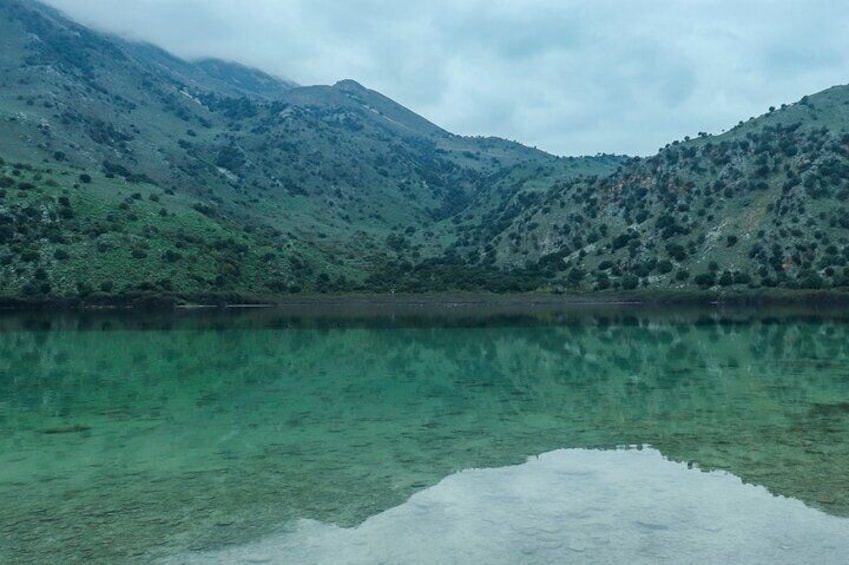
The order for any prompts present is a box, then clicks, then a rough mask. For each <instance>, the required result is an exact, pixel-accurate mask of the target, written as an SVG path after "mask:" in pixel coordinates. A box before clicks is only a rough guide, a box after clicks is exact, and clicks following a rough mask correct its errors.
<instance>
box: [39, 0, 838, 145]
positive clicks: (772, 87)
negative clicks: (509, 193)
mask: <svg viewBox="0 0 849 565" xmlns="http://www.w3.org/2000/svg"><path fill="white" fill-rule="evenodd" d="M48 3H50V4H52V5H54V6H56V7H58V8H60V9H63V10H65V11H66V12H67V13H68V14H70V15H72V16H74V17H76V18H78V19H79V20H80V21H82V22H83V23H85V24H87V25H91V26H92V27H95V28H98V29H103V30H108V31H112V32H115V33H119V34H123V35H127V36H129V37H133V38H136V39H144V40H148V41H151V42H154V43H156V44H159V45H161V46H162V47H164V48H166V49H168V50H171V51H173V52H174V53H176V54H178V55H181V56H184V57H200V56H205V55H210V56H216V57H222V58H226V59H232V60H237V61H239V62H243V63H246V64H250V65H254V66H258V67H260V68H262V69H264V70H266V71H269V72H272V73H275V74H278V75H280V76H283V77H286V78H290V79H292V80H295V81H296V82H299V83H301V84H315V83H323V84H327V83H333V82H335V81H336V80H339V79H342V78H354V79H356V80H358V81H360V82H362V83H363V84H365V85H367V86H369V87H370V88H374V89H375V90H378V91H381V92H383V93H384V94H386V95H387V96H389V97H391V98H394V99H395V100H397V101H398V102H400V103H402V104H404V105H406V106H408V107H410V108H411V109H413V110H414V111H416V112H419V113H421V114H423V115H424V116H425V117H427V118H428V119H430V120H432V121H434V122H436V123H437V124H439V125H441V126H443V127H445V128H446V129H448V130H450V131H453V132H456V133H461V134H469V135H479V134H480V135H498V136H501V137H506V138H510V139H517V140H519V141H521V142H523V143H526V144H529V145H536V146H538V147H540V148H542V149H545V150H548V151H550V152H554V153H558V154H570V155H572V154H593V153H597V152H614V153H629V154H649V153H653V152H654V151H656V150H657V148H658V147H660V146H662V145H665V144H666V143H667V142H669V141H672V140H673V139H678V138H681V137H683V136H684V135H694V134H695V133H697V132H698V131H708V132H719V131H720V130H722V129H725V128H730V127H731V126H733V125H734V124H736V123H737V122H738V121H739V120H741V119H747V118H748V117H749V116H752V115H757V114H760V113H762V112H763V111H765V109H766V108H767V107H769V106H770V105H778V104H781V103H783V102H792V101H794V100H798V99H799V98H800V97H801V96H802V95H804V94H810V93H813V92H816V91H818V90H822V89H824V88H827V87H829V86H832V85H834V84H840V83H842V82H844V81H845V77H847V76H849V57H847V51H846V50H845V48H844V45H843V44H844V42H845V40H844V38H845V37H846V34H847V32H849V5H843V4H839V3H837V4H835V3H834V2H831V1H825V0H787V1H784V2H780V3H775V2H767V1H765V0H738V1H734V0H681V1H679V2H671V1H669V0H647V1H644V2H627V1H624V0H592V1H590V0H524V1H521V2H520V1H518V0H513V1H511V0H489V1H483V0H453V1H448V0H420V1H419V2H401V1H399V2H383V1H377V0H348V1H345V2H342V1H336V0H311V1H306V0H252V1H251V2H244V1H243V0H135V1H134V2H121V3H115V2H112V1H111V0H49V2H48Z"/></svg>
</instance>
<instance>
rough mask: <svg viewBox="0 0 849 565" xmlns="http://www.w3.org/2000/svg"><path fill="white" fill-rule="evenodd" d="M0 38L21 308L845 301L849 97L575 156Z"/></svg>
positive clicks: (339, 91) (180, 70)
mask: <svg viewBox="0 0 849 565" xmlns="http://www.w3.org/2000/svg"><path fill="white" fill-rule="evenodd" d="M0 32H2V33H1V34H0V37H2V39H0V41H2V42H3V46H4V49H3V52H2V53H1V54H0V71H2V78H0V82H2V85H3V88H2V89H0V157H2V158H3V161H2V162H0V173H2V175H0V184H2V187H0V192H2V193H3V194H2V197H0V295H3V296H11V297H14V296H28V297H31V298H33V299H46V298H51V297H75V296H85V297H89V296H91V295H98V294H100V295H104V296H114V295H120V294H126V293H132V292H139V291H142V292H154V293H170V294H175V295H183V296H188V295H208V294H209V293H222V294H227V293H229V294H231V295H258V296H262V295H266V296H272V295H284V294H291V293H299V292H308V293H324V292H352V291H353V292H366V293H374V292H414V293H419V292H444V291H457V290H462V291H494V292H543V293H570V294H590V293H592V294H594V295H595V296H605V295H618V294H621V293H634V292H643V293H645V292H647V291H650V292H661V293H663V292H669V293H693V294H694V295H696V296H707V297H713V296H730V295H739V294H752V293H756V294H757V293H763V292H770V291H787V292H795V291H799V290H822V289H826V290H835V291H841V292H842V291H844V290H846V289H849V232H847V229H849V221H847V220H845V218H846V217H849V213H847V212H849V210H847V208H846V204H845V203H846V200H847V196H849V180H847V179H849V134H847V130H849V87H845V86H838V87H833V88H831V89H828V90H826V91H823V92H821V93H818V94H813V95H810V96H806V97H803V98H802V99H801V100H800V101H798V102H797V103H793V104H785V105H782V107H781V108H778V109H775V108H771V109H770V111H769V112H767V113H766V114H764V115H763V116H760V117H758V118H753V119H750V120H748V121H746V122H740V123H739V124H738V125H737V126H736V127H734V128H732V129H731V130H730V131H729V132H726V133H724V134H722V135H719V136H709V135H707V134H699V135H698V136H696V138H694V139H688V138H685V139H684V140H682V141H675V142H672V143H670V144H667V145H666V146H665V147H664V148H662V149H661V150H660V151H659V152H658V154H656V155H653V156H650V157H646V158H627V157H622V156H615V155H597V156H595V157H584V158H577V157H569V158H564V157H555V156H552V155H549V154H547V153H545V152H542V151H539V150H536V149H533V148H529V147H525V146H522V145H520V144H518V143H516V142H511V141H507V140H503V139H499V138H491V137H489V138H484V137H465V136H458V135H454V134H452V133H450V132H448V131H446V130H444V129H443V128H441V127H439V126H437V125H436V124H433V123H431V122H430V121H428V120H427V119H425V118H424V117H422V116H419V115H417V114H415V113H414V112H412V111H410V110H409V109H407V108H405V107H403V106H402V105H400V104H398V103H396V102H394V101H393V100H391V99H390V98H388V97H386V96H384V95H383V94H380V93H379V92H376V91H374V90H371V89H369V88H367V87H365V86H363V85H361V84H359V83H357V82H356V81H353V80H350V79H345V80H340V81H338V82H337V83H335V84H334V85H316V86H298V85H294V84H293V83H291V82H288V81H284V80H282V79H277V78H275V77H271V76H270V75H267V74H265V73H262V72H261V71H257V70H254V69H249V68H246V67H242V66H240V65H238V64H233V63H226V62H220V61H201V62H187V61H182V60H180V59H179V58H176V57H174V56H173V55H170V54H168V53H167V52H165V51H162V50H160V49H158V48H156V47H153V46H145V45H141V44H128V43H126V42H124V41H123V40H120V39H116V38H112V37H110V36H106V35H103V34H99V33H97V32H93V31H91V30H88V29H86V28H84V27H83V26H79V25H78V24H75V23H73V22H70V21H68V20H66V19H64V18H63V17H62V16H61V15H60V14H58V12H55V11H53V10H52V9H49V8H45V7H43V6H41V5H40V4H37V3H34V2H21V1H19V0H0ZM92 266H95V268H91V267H92Z"/></svg>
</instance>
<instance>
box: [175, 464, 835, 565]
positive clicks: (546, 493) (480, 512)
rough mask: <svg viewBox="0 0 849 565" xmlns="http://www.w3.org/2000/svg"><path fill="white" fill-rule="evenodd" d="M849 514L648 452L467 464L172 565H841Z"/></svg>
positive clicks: (179, 558)
mask: <svg viewBox="0 0 849 565" xmlns="http://www.w3.org/2000/svg"><path fill="white" fill-rule="evenodd" d="M847 555H849V520H846V519H841V518H835V517H833V516H829V515H828V514H824V513H821V512H818V511H816V510H812V509H811V508H808V507H806V506H805V505H804V504H802V503H801V502H799V501H797V500H793V499H789V498H783V497H775V496H773V495H771V494H770V493H769V492H768V491H767V490H766V489H765V488H763V487H757V486H752V485H746V484H744V483H743V482H741V481H740V479H738V478H736V477H734V476H732V475H729V474H727V473H724V472H718V471H713V472H710V473H702V472H698V471H693V470H691V469H688V468H687V466H686V465H684V464H680V463H677V464H676V463H671V462H670V461H668V460H666V459H664V458H663V456H662V455H661V454H660V453H659V452H658V451H656V450H653V449H641V450H639V451H638V450H635V449H630V450H616V451H590V450H582V449H569V450H558V451H554V452H550V453H546V454H543V455H541V456H539V457H534V458H532V459H530V460H529V461H528V462H527V463H524V464H522V465H517V466H511V467H502V468H496V469H475V470H467V471H461V472H460V473H457V474H455V475H451V476H449V477H448V478H446V479H444V480H442V481H441V482H440V483H439V484H437V485H436V486H434V487H431V488H429V489H426V490H424V491H422V492H419V493H416V494H415V495H413V496H412V498H410V500H408V501H407V502H405V503H404V504H402V505H400V506H398V507H395V508H392V509H390V510H387V511H385V512H382V513H380V514H378V515H376V516H373V517H370V518H368V519H367V520H366V521H365V522H363V523H362V524H361V525H359V526H356V527H353V528H340V527H338V526H334V525H328V524H323V523H321V522H317V521H313V520H300V521H298V522H296V523H295V524H294V525H292V526H290V527H289V529H288V530H287V531H285V532H281V533H279V534H277V535H275V536H273V537H269V538H268V539H265V540H263V541H261V542H258V543H253V544H249V545H247V546H241V547H236V548H232V549H227V550H223V551H218V552H210V553H201V554H189V555H181V556H177V557H175V558H173V559H169V560H168V561H167V562H166V563H173V564H177V563H185V564H195V565H199V564H212V563H280V564H283V563H336V564H367V563H469V564H477V563H489V564H501V563H503V564H505V565H507V564H515V563H582V564H585V563H587V564H589V563H646V564H653V563H716V564H727V563H765V564H766V563H769V564H774V563H843V562H845V560H846V556H847Z"/></svg>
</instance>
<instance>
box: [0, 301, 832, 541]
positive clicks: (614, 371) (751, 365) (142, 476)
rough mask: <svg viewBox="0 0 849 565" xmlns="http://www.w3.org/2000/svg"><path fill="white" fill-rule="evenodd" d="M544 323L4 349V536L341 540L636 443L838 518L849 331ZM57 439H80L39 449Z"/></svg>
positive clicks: (6, 341)
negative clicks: (487, 471)
mask: <svg viewBox="0 0 849 565" xmlns="http://www.w3.org/2000/svg"><path fill="white" fill-rule="evenodd" d="M698 320H701V321H700V322H699V321H698ZM502 321H503V320H502ZM554 321H555V322H556V323H553V324H547V323H546V324H540V323H536V322H534V323H523V324H522V325H512V324H508V323H498V324H496V325H488V326H484V327H474V326H473V325H472V324H469V323H465V322H464V323H462V324H454V325H453V326H452V327H448V328H441V327H438V326H435V325H433V324H428V325H426V326H425V327H419V328H415V327H391V326H392V324H391V323H378V324H368V325H362V324H353V326H354V327H350V326H351V324H346V325H345V327H341V328H333V327H332V324H329V323H323V324H320V327H317V328H311V329H305V328H302V327H292V328H290V327H287V326H290V325H291V326H300V325H302V324H300V323H299V322H297V321H288V322H287V321H286V320H275V321H274V323H273V324H258V325H256V324H246V325H242V326H241V327H240V325H239V324H235V326H228V325H227V324H226V323H216V324H207V325H206V327H205V329H203V330H197V329H192V326H191V325H183V324H175V325H173V327H172V329H171V330H170V331H160V330H152V329H149V330H141V329H113V330H112V331H101V330H99V329H96V328H98V327H102V325H98V326H93V327H90V328H89V329H87V330H86V331H67V332H62V331H50V332H48V331H41V330H39V329H19V331H6V332H4V333H0V493H2V492H3V491H4V490H6V489H7V488H12V487H11V485H14V488H15V500H16V502H15V504H13V505H12V506H11V507H7V508H6V509H0V521H3V522H6V521H8V522H9V523H15V524H17V526H16V527H18V528H19V529H20V530H21V531H25V530H27V529H31V528H32V527H34V524H36V523H37V522H38V519H39V516H40V515H41V514H39V512H41V511H43V510H44V509H43V506H44V500H45V488H47V489H50V488H52V489H55V490H54V491H49V492H52V494H53V495H55V496H56V497H57V499H58V500H62V503H61V505H60V507H58V508H54V509H53V510H52V511H53V512H54V514H55V515H56V524H57V528H60V526H61V528H64V531H66V532H68V534H69V536H70V537H73V536H72V534H74V532H78V533H82V532H88V533H87V534H86V535H87V536H88V539H89V543H102V544H103V547H112V546H111V545H109V544H110V543H113V541H110V540H114V538H115V536H116V535H120V536H121V539H123V540H124V541H123V543H125V544H126V546H125V547H126V548H129V549H127V551H130V550H134V551H141V550H147V549H149V548H150V547H151V545H152V540H154V539H168V540H171V541H170V542H169V543H172V544H174V545H178V546H181V544H184V543H186V542H185V540H186V539H190V540H192V541H191V543H192V544H194V545H196V546H207V547H208V546H210V545H214V544H219V543H227V542H237V541H244V540H246V539H249V538H251V537H259V536H260V535H263V534H265V533H267V532H268V531H269V528H271V527H272V525H273V524H280V523H282V522H284V521H286V520H289V519H291V518H300V517H307V518H313V519H316V520H321V521H323V522H331V523H336V524H339V525H341V526H352V525H356V524H358V523H361V522H362V521H363V520H365V519H367V518H368V517H369V516H373V515H376V514H378V513H380V512H382V511H384V510H386V509H387V508H391V507H393V506H396V505H398V504H401V503H402V502H403V501H404V500H406V499H407V498H408V497H409V496H410V495H412V494H413V493H415V492H417V491H419V490H421V489H422V488H424V487H428V486H431V485H434V484H436V483H438V482H439V481H440V480H442V478H444V477H445V476H447V475H449V474H451V473H454V472H456V471H458V470H460V469H465V468H475V467H501V466H505V465H511V464H516V463H518V462H521V461H523V460H524V459H525V458H526V457H528V456H531V455H533V454H535V453H543V452H547V451H551V450H552V449H557V448H561V447H614V446H617V445H633V444H651V445H653V446H654V447H656V448H657V449H659V450H660V451H661V452H663V453H664V454H665V455H666V456H667V457H670V458H671V459H673V460H677V461H682V462H687V463H690V464H695V465H697V466H699V467H701V468H704V469H713V468H718V469H724V470H727V471H729V472H731V473H733V474H734V475H737V476H740V477H742V478H743V479H744V480H745V481H748V482H754V483H756V484H761V485H764V486H766V487H767V488H769V489H770V490H771V491H772V492H774V493H776V494H782V495H786V496H791V497H794V498H798V499H800V500H803V501H805V502H806V503H807V504H809V505H812V506H815V507H817V508H820V509H823V510H825V511H827V512H829V513H832V514H836V515H842V516H847V515H849V498H847V496H848V495H847V493H849V485H847V483H846V475H845V469H846V468H847V465H849V379H848V378H847V375H849V339H847V338H849V335H847V334H849V332H847V329H849V326H847V325H845V324H843V323H841V322H836V321H816V322H815V321H810V322H809V321H804V320H799V319H796V320H789V321H788V320H784V321H780V320H775V319H760V320H755V321H751V322H746V323H730V322H728V323H720V322H716V321H713V320H711V319H710V318H698V317H697V318H695V319H689V318H685V319H682V320H678V321H675V320H674V319H673V321H672V322H669V321H662V320H660V319H657V318H651V317H633V318H616V317H586V318H579V319H573V318H566V319H554ZM526 322H527V321H526ZM109 323H113V322H109ZM112 327H113V328H120V326H119V325H118V324H115V325H113V326H112ZM73 425H83V426H85V427H88V428H90V430H87V431H85V432H83V433H79V434H45V433H39V432H40V431H41V432H43V431H45V430H48V429H54V430H55V429H62V426H73ZM13 455H14V457H15V462H14V464H10V463H9V462H8V461H7V460H6V458H8V457H12V456H13ZM30 477H32V478H30ZM45 485H47V486H45ZM69 493H72V494H73V496H71V495H69ZM104 501H106V505H107V506H108V508H107V510H109V509H111V511H109V512H103V513H89V514H88V515H86V516H85V517H84V518H80V515H81V513H82V512H83V509H84V508H86V507H89V506H90V505H91V504H92V503H94V502H97V503H100V504H103V503H104ZM128 509H133V511H132V512H129V511H128ZM12 515H14V516H15V520H14V521H13V520H11V518H10V517H9V516H12ZM116 516H120V519H116ZM221 523H225V524H227V526H226V527H224V526H219V525H218V524H221ZM39 527H44V526H43V525H39ZM13 533H14V532H13ZM98 535H102V536H103V539H102V540H100V541H97V540H94V541H91V537H92V536H98ZM12 539H15V538H14V537H13V538H12ZM57 539H61V538H57ZM80 539H86V538H85V537H84V536H83V537H82V538H80ZM44 543H47V542H46V541H45V542H44ZM79 543H84V542H82V541H81V542H79ZM46 548H47V550H50V547H48V546H46ZM53 550H55V547H54V548H53ZM116 551H117V550H116ZM0 556H2V554H0Z"/></svg>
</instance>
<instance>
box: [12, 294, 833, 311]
mask: <svg viewBox="0 0 849 565" xmlns="http://www.w3.org/2000/svg"><path fill="white" fill-rule="evenodd" d="M331 305H344V306H349V307H350V306H358V305H360V306H387V305H392V306H410V307H415V306H429V307H440V308H443V307H448V308H454V307H459V306H490V305H497V306H527V307H534V306H576V307H580V306H593V305H603V306H617V305H623V306H631V305H645V306H652V305H655V306H663V305H692V306H716V305H727V306H735V305H736V306H761V305H763V306H779V305H841V306H843V305H847V306H849V291H839V290H788V289H768V290H747V291H713V290H705V291H676V290H641V291H633V292H621V291H620V292H595V293H576V294H565V293H543V292H537V293H510V294H499V293H488V292H442V293H427V294H402V293H397V294H395V293H367V292H363V293H339V294H289V295H259V294H243V293H204V294H188V293H186V294H183V293H148V292H138V293H124V294H93V295H89V296H85V297H80V296H74V297H21V296H3V297H0V310H43V309H49V310H55V309H60V310H99V309H115V310H118V309H138V310H172V309H211V308H264V307H266V308H288V307H302V306H316V307H324V306H331Z"/></svg>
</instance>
